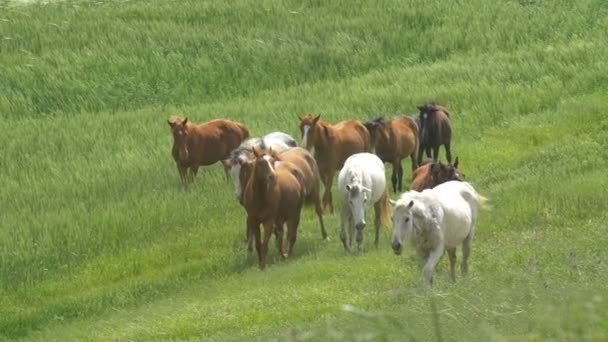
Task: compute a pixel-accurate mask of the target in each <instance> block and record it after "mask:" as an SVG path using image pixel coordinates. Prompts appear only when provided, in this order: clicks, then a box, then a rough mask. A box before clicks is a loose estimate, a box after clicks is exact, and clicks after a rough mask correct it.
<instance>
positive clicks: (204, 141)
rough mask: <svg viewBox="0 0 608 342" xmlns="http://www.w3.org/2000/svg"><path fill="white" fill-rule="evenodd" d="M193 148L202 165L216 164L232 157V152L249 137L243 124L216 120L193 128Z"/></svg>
mask: <svg viewBox="0 0 608 342" xmlns="http://www.w3.org/2000/svg"><path fill="white" fill-rule="evenodd" d="M191 134H193V137H192V138H191V139H192V143H191V148H192V149H193V150H194V151H193V152H194V157H195V158H196V159H197V161H198V163H199V164H201V165H210V164H214V163H215V162H217V161H219V160H224V159H227V158H229V157H230V152H232V151H233V150H234V149H236V148H238V147H239V145H240V144H241V143H242V142H243V141H245V140H246V139H247V138H248V137H249V130H248V129H247V127H245V126H244V125H243V124H241V123H238V122H234V121H231V120H227V119H215V120H211V121H209V122H206V123H204V124H202V125H198V126H196V127H194V128H193V130H192V132H191Z"/></svg>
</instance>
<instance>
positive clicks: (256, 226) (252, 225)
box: [247, 215, 264, 269]
mask: <svg viewBox="0 0 608 342" xmlns="http://www.w3.org/2000/svg"><path fill="white" fill-rule="evenodd" d="M247 227H248V228H247V230H249V231H250V232H251V233H253V237H254V239H255V250H256V251H257V252H258V262H259V265H260V268H261V269H264V266H263V264H262V239H261V238H260V223H259V222H257V221H256V220H254V219H253V218H252V217H251V216H249V215H248V216H247Z"/></svg>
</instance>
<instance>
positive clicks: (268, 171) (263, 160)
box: [252, 147, 277, 188]
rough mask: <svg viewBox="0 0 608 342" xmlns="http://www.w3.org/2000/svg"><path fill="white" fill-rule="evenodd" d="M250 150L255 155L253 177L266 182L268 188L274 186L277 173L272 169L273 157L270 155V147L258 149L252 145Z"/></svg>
mask: <svg viewBox="0 0 608 342" xmlns="http://www.w3.org/2000/svg"><path fill="white" fill-rule="evenodd" d="M252 150H253V155H254V156H255V161H254V164H255V167H254V177H255V178H256V180H257V181H259V182H262V183H264V184H266V186H267V187H268V188H272V187H274V186H275V185H276V184H277V175H276V172H275V169H274V162H275V159H274V158H273V157H272V149H270V150H268V151H260V150H258V149H257V148H255V147H253V148H252Z"/></svg>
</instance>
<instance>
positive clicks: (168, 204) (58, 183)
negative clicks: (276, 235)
mask: <svg viewBox="0 0 608 342" xmlns="http://www.w3.org/2000/svg"><path fill="white" fill-rule="evenodd" d="M606 32H608V2H606V1H604V0H580V1H569V0H559V1H544V0H519V1H507V0H505V1H494V2H490V1H486V0H468V1H439V0H430V1H428V0H425V1H423V0H412V1H407V2H404V1H397V0H379V1H374V2H372V1H359V0H353V1H345V0H337V1H318V0H308V1H293V0H292V1H268V0H266V1H264V0H263V1H252V0H240V1H228V2H220V1H195V0H183V1H168V0H164V1H160V0H152V1H138V0H132V1H118V0H111V1H95V2H93V1H70V0H68V1H58V2H52V1H51V2H50V3H48V4H29V5H15V3H14V2H12V1H8V2H7V1H0V116H1V120H0V132H2V134H0V146H1V149H0V151H1V152H0V167H1V172H0V189H1V191H0V340H21V339H23V340H44V341H74V340H87V341H89V340H99V341H105V340H125V341H126V340H134V341H150V340H221V341H229V340H251V339H257V340H264V341H266V340H311V341H312V340H315V341H316V340H374V341H383V340H386V341H393V340H397V339H399V340H417V341H425V340H436V339H438V338H442V339H443V340H451V341H452V340H453V341H465V340H466V341H489V340H496V341H523V340H530V341H545V340H558V341H562V340H563V341H600V340H606V339H608V290H606V284H607V283H608V275H607V271H608V248H607V247H606V243H608V238H606V232H608V223H607V221H606V220H608V215H606V212H605V210H606V205H607V203H608V196H607V195H606V189H607V188H608V177H607V176H606V171H605V170H606V168H607V167H608V152H607V151H608V149H607V148H606V147H607V146H608V116H607V115H606V114H607V113H608V58H606V56H608V39H607V38H606ZM427 100H436V101H439V102H441V103H443V104H445V105H446V106H448V108H450V109H451V111H452V112H453V113H454V119H453V125H454V132H455V133H454V143H453V152H454V154H455V155H457V156H459V157H460V161H461V164H462V168H463V171H464V173H465V174H466V176H467V178H468V180H470V181H471V182H472V183H473V184H474V185H475V186H476V188H477V189H478V191H479V192H481V193H482V194H483V195H485V196H486V197H489V198H490V201H491V205H492V209H491V210H488V211H483V212H482V214H481V219H480V223H479V225H478V233H477V236H476V240H475V244H474V247H473V252H472V264H471V273H470V276H468V277H467V278H464V279H463V278H461V277H458V281H457V283H456V284H451V283H450V282H449V276H448V272H447V271H448V267H447V260H442V261H441V263H440V266H439V269H438V273H437V274H436V279H435V287H434V289H433V290H432V291H427V290H425V289H424V287H423V285H422V276H421V272H420V270H419V269H418V267H417V263H416V261H415V259H414V258H413V253H412V252H411V251H409V250H406V252H405V253H404V255H402V256H399V257H397V256H395V255H394V254H393V253H392V251H391V249H390V232H389V231H388V230H386V231H384V232H383V235H382V236H381V243H380V248H378V249H375V248H373V243H371V241H372V233H371V232H370V231H367V234H366V237H365V243H366V250H365V252H364V253H361V254H360V255H347V254H346V253H345V252H344V251H343V250H342V247H341V244H340V242H339V237H338V225H339V217H338V215H333V216H327V218H326V224H327V227H328V233H329V234H330V237H331V240H330V241H328V242H324V241H320V238H319V236H320V234H319V228H318V224H317V220H316V218H315V216H314V214H313V211H312V210H310V209H306V210H305V211H304V218H303V221H302V224H301V226H300V234H299V237H298V242H297V244H296V255H295V257H294V258H293V259H292V260H288V261H279V260H278V258H276V250H275V248H274V245H273V246H272V248H270V253H269V255H270V262H271V267H270V268H269V269H268V270H266V271H264V272H260V271H259V269H258V268H257V262H256V258H255V256H253V255H248V254H247V252H246V251H245V249H244V246H243V244H242V239H243V235H244V224H245V212H244V210H243V209H242V207H240V205H239V204H238V202H237V201H236V200H235V199H234V196H233V194H232V187H231V185H230V184H228V183H226V181H225V180H224V179H223V171H222V169H221V166H220V165H215V166H212V167H210V168H206V169H204V170H203V172H202V174H199V177H198V179H197V180H196V182H195V186H194V188H193V189H192V191H190V192H184V191H183V190H182V189H181V188H180V185H179V177H178V175H177V171H176V170H175V166H174V162H173V160H172V158H171V156H170V148H171V144H172V137H171V135H170V133H169V129H168V127H167V124H166V119H167V118H168V117H169V115H170V114H171V113H172V112H173V111H180V112H182V113H185V114H186V115H187V116H188V117H189V118H190V119H191V120H192V121H195V122H202V121H205V120H209V119H212V118H216V117H226V118H231V119H234V120H237V121H241V122H243V123H245V124H246V125H247V126H248V127H249V128H250V130H251V132H252V134H253V135H256V136H258V135H262V134H265V133H268V132H270V131H274V130H281V131H285V132H287V133H290V134H292V135H293V136H296V137H298V138H299V132H298V129H297V124H298V122H297V118H296V115H297V114H301V113H304V112H309V111H313V112H317V113H322V115H323V117H324V118H326V119H327V120H330V121H338V120H342V119H347V118H358V119H362V120H364V119H369V118H372V117H375V116H377V115H378V114H383V115H388V116H392V115H397V114H402V113H406V114H412V113H414V111H415V108H416V105H418V104H421V103H422V102H424V101H427ZM441 156H444V154H443V151H442V152H441ZM404 166H405V170H406V175H405V176H406V180H408V181H409V176H410V174H411V172H410V171H409V169H410V167H409V161H405V162H404ZM387 169H390V166H387ZM396 197H397V195H396V194H394V195H393V198H396ZM334 198H336V196H334ZM334 201H336V199H334ZM336 204H337V205H339V203H336ZM459 253H460V252H459Z"/></svg>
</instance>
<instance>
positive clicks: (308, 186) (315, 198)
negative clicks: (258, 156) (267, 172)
mask: <svg viewBox="0 0 608 342" xmlns="http://www.w3.org/2000/svg"><path fill="white" fill-rule="evenodd" d="M269 153H270V155H271V156H272V157H273V159H274V160H276V161H284V162H289V163H292V164H293V165H295V166H296V167H297V168H298V169H299V170H300V171H301V172H302V176H303V184H302V185H303V187H304V191H305V192H306V197H305V198H304V201H305V204H307V205H314V206H315V212H316V213H317V217H318V218H319V224H320V225H321V238H322V239H323V240H326V239H327V232H326V231H325V224H324V223H323V206H322V204H321V174H320V173H319V167H318V165H317V162H316V161H315V158H314V157H313V156H312V154H311V153H310V152H309V151H308V150H307V149H304V148H301V147H293V148H290V149H287V150H284V151H282V152H278V151H275V150H270V151H269Z"/></svg>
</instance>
